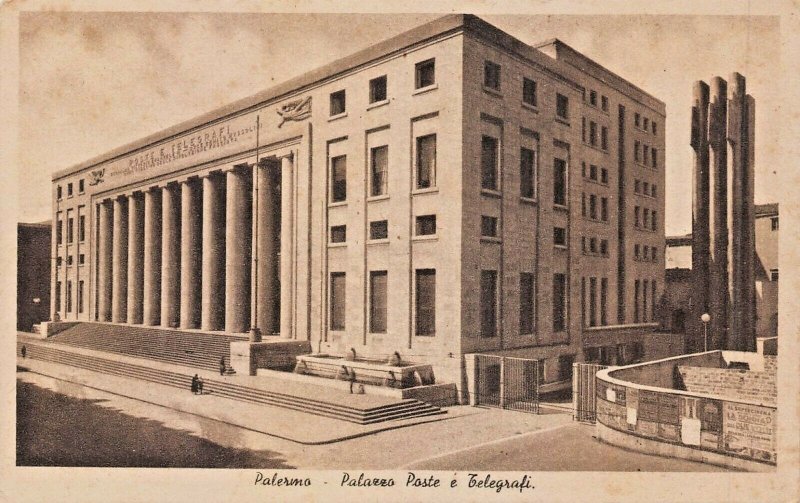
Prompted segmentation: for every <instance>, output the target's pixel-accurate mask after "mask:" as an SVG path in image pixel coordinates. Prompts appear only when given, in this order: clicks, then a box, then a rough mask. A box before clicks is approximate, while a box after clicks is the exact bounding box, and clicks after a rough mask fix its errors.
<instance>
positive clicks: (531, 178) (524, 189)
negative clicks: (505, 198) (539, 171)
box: [519, 147, 536, 199]
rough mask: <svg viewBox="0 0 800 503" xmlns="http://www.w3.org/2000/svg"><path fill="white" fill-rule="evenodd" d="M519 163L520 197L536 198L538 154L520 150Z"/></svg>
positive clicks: (524, 149)
mask: <svg viewBox="0 0 800 503" xmlns="http://www.w3.org/2000/svg"><path fill="white" fill-rule="evenodd" d="M519 157H520V161H519V184H520V188H519V190H520V196H522V197H527V198H529V199H535V198H536V152H535V151H533V150H531V149H528V148H524V147H523V148H521V149H520V156H519Z"/></svg>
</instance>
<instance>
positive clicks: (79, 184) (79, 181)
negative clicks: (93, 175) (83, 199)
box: [78, 178, 84, 194]
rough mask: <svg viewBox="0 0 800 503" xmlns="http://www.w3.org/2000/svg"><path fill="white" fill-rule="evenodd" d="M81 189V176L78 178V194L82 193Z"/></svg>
mask: <svg viewBox="0 0 800 503" xmlns="http://www.w3.org/2000/svg"><path fill="white" fill-rule="evenodd" d="M83 190H84V187H83V178H81V179H80V180H78V194H83Z"/></svg>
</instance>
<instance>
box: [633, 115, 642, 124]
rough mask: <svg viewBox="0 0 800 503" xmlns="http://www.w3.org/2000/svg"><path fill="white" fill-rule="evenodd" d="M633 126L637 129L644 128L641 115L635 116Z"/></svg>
mask: <svg viewBox="0 0 800 503" xmlns="http://www.w3.org/2000/svg"><path fill="white" fill-rule="evenodd" d="M633 125H634V126H636V127H642V116H641V115H639V113H638V112H637V113H635V114H633Z"/></svg>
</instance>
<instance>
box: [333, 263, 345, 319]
mask: <svg viewBox="0 0 800 503" xmlns="http://www.w3.org/2000/svg"><path fill="white" fill-rule="evenodd" d="M346 283H347V281H346V276H345V273H343V272H332V273H331V330H344V326H345V323H344V322H345V301H346V297H345V285H346Z"/></svg>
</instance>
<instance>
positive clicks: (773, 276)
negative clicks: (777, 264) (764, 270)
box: [769, 269, 778, 281]
mask: <svg viewBox="0 0 800 503" xmlns="http://www.w3.org/2000/svg"><path fill="white" fill-rule="evenodd" d="M769 280H770V281H778V270H777V269H770V270H769Z"/></svg>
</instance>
